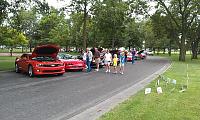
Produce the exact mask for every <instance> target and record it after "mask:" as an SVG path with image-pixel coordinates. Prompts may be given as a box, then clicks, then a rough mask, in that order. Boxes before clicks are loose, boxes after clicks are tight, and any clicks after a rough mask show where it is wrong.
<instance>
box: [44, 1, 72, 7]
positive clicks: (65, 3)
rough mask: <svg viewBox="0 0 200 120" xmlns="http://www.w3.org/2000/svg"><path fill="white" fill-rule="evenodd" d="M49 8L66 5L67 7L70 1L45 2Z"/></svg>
mask: <svg viewBox="0 0 200 120" xmlns="http://www.w3.org/2000/svg"><path fill="white" fill-rule="evenodd" d="M46 1H47V2H48V3H49V5H50V6H54V7H55V8H61V7H64V6H66V5H69V3H70V0H63V1H60V0H46Z"/></svg>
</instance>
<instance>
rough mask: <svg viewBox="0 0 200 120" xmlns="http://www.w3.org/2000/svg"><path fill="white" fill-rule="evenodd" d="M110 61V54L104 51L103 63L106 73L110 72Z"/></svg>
mask: <svg viewBox="0 0 200 120" xmlns="http://www.w3.org/2000/svg"><path fill="white" fill-rule="evenodd" d="M111 61H112V55H111V54H110V52H109V50H106V53H105V55H104V62H105V65H106V72H110V63H111Z"/></svg>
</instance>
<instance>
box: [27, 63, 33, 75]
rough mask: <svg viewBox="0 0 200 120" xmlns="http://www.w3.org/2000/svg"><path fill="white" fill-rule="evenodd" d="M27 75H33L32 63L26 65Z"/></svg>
mask: <svg viewBox="0 0 200 120" xmlns="http://www.w3.org/2000/svg"><path fill="white" fill-rule="evenodd" d="M28 75H29V77H33V76H34V72H33V66H32V65H29V66H28Z"/></svg>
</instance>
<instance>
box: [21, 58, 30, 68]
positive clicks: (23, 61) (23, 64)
mask: <svg viewBox="0 0 200 120" xmlns="http://www.w3.org/2000/svg"><path fill="white" fill-rule="evenodd" d="M28 64H29V56H28V55H25V56H24V58H23V60H22V68H23V71H25V72H27V71H28Z"/></svg>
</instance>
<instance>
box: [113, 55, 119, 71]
mask: <svg viewBox="0 0 200 120" xmlns="http://www.w3.org/2000/svg"><path fill="white" fill-rule="evenodd" d="M117 61H118V58H117V54H114V58H113V67H114V73H117Z"/></svg>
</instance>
